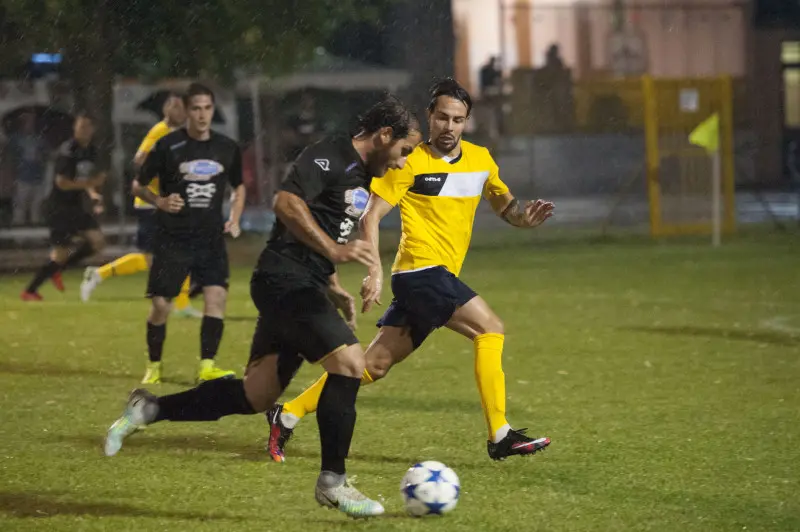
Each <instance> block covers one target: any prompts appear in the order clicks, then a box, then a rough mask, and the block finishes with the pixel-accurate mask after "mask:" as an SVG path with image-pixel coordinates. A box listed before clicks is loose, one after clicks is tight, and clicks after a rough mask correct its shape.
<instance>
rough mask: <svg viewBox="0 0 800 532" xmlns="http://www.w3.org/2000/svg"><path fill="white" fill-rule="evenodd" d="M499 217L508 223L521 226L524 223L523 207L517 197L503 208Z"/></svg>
mask: <svg viewBox="0 0 800 532" xmlns="http://www.w3.org/2000/svg"><path fill="white" fill-rule="evenodd" d="M500 217H501V218H502V219H503V220H505V221H506V223H508V224H510V225H513V226H515V227H521V226H523V225H524V224H525V207H524V206H523V204H521V203H520V201H519V200H518V199H517V198H514V199H512V200H511V201H510V202H509V204H508V205H507V206H506V208H505V209H503V212H502V213H501V215H500Z"/></svg>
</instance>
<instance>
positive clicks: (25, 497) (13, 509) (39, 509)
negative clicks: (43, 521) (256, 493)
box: [0, 491, 244, 521]
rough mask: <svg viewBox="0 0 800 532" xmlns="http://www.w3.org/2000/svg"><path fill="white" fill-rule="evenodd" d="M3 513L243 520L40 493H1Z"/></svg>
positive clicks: (237, 517)
mask: <svg viewBox="0 0 800 532" xmlns="http://www.w3.org/2000/svg"><path fill="white" fill-rule="evenodd" d="M0 512H2V513H5V514H8V515H11V516H14V517H38V518H42V517H53V516H56V515H76V516H78V515H93V516H98V517H99V516H126V517H156V518H162V519H164V518H166V519H188V520H218V519H230V520H237V521H241V520H243V519H244V518H243V517H240V516H230V515H214V514H210V515H209V514H196V513H191V512H180V511H175V510H171V511H162V510H154V509H150V508H138V507H135V506H130V505H127V504H120V503H115V502H102V501H92V502H84V501H75V500H63V499H61V497H58V496H53V495H44V494H41V493H27V492H8V491H0Z"/></svg>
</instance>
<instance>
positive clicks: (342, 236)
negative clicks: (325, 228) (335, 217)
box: [336, 218, 356, 244]
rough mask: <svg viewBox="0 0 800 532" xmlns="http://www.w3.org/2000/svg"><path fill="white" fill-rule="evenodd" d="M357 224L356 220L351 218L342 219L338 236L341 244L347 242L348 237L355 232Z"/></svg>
mask: <svg viewBox="0 0 800 532" xmlns="http://www.w3.org/2000/svg"><path fill="white" fill-rule="evenodd" d="M355 226H356V224H355V222H354V221H353V220H351V219H350V218H345V219H344V220H342V223H340V224H339V238H337V239H336V241H337V242H338V243H339V244H347V237H349V236H350V233H352V232H353V228H354V227H355Z"/></svg>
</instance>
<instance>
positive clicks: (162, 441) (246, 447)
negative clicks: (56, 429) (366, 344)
mask: <svg viewBox="0 0 800 532" xmlns="http://www.w3.org/2000/svg"><path fill="white" fill-rule="evenodd" d="M157 430H158V429H156V428H147V429H145V430H143V431H141V432H139V433H137V434H135V435H133V436H131V437H129V438H128V439H127V440H125V445H124V446H123V448H122V451H120V456H123V455H124V454H127V453H129V452H130V453H135V452H137V450H144V451H145V452H159V453H161V452H163V453H171V454H183V453H185V452H186V451H190V452H210V453H220V454H222V455H226V456H227V457H229V458H233V459H236V460H246V461H248V462H263V463H265V464H267V463H272V461H271V459H270V457H269V454H267V451H266V449H265V445H266V442H267V437H268V434H267V432H266V429H265V431H264V438H263V439H259V440H240V439H234V438H233V437H230V436H214V435H207V434H187V435H169V434H163V432H162V433H160V434H156V433H155V432H156V431H157ZM148 432H152V433H151V434H148ZM104 437H105V435H104V434H76V435H61V436H58V437H56V438H55V439H56V441H59V442H63V443H66V444H77V445H80V446H82V447H86V448H89V449H94V450H96V451H97V453H98V454H100V453H102V449H103V439H104ZM48 441H50V442H52V441H53V437H52V436H49V437H48ZM444 451H446V449H444V448H442V452H444ZM286 456H287V458H288V460H291V459H292V458H298V459H299V458H303V459H309V460H317V459H319V458H320V453H319V449H318V448H316V447H315V448H311V447H307V448H303V447H300V446H292V445H289V446H288V447H287V450H286ZM483 457H485V455H484V456H483ZM483 457H482V458H483ZM423 459H425V458H422V457H419V459H415V458H414V456H413V454H412V455H409V454H407V453H406V454H402V455H400V454H398V455H392V454H388V453H373V452H363V451H354V452H351V453H350V455H349V460H355V461H359V462H366V463H370V464H397V465H400V466H403V467H410V466H411V465H412V464H414V463H415V461H421V460H423ZM486 460H488V457H486ZM447 465H449V466H451V467H453V468H456V469H479V468H482V467H485V465H486V464H483V463H481V461H480V460H477V461H475V462H472V461H470V462H460V461H448V463H447ZM276 467H280V466H276Z"/></svg>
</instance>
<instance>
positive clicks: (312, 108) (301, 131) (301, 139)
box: [285, 92, 323, 161]
mask: <svg viewBox="0 0 800 532" xmlns="http://www.w3.org/2000/svg"><path fill="white" fill-rule="evenodd" d="M287 126H288V130H289V131H288V135H287V137H288V139H289V146H287V148H288V149H287V150H286V153H285V156H286V160H287V161H294V160H295V159H296V158H297V156H298V155H300V152H301V151H303V149H304V148H305V147H306V146H309V145H311V144H313V143H314V142H316V141H318V140H320V139H321V138H322V133H323V132H322V128H321V127H320V122H319V120H318V119H317V110H316V101H315V100H314V96H313V95H311V94H310V93H308V92H304V93H303V94H302V96H301V97H300V110H299V111H298V112H297V113H296V114H294V115H292V116H290V117H289V120H288V123H287Z"/></svg>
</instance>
